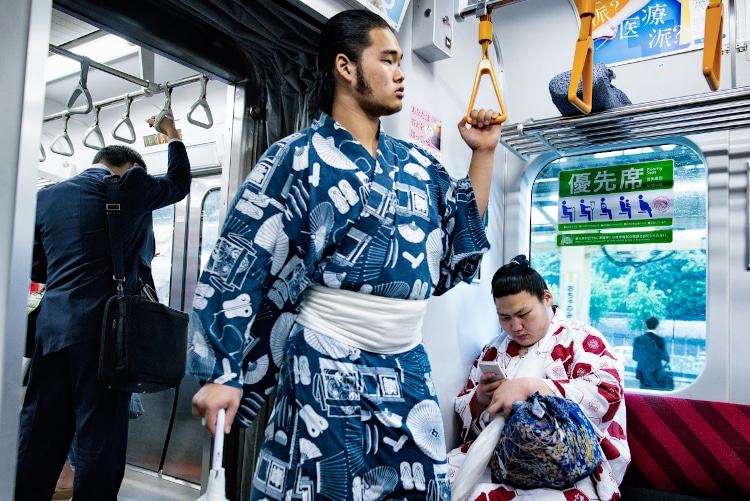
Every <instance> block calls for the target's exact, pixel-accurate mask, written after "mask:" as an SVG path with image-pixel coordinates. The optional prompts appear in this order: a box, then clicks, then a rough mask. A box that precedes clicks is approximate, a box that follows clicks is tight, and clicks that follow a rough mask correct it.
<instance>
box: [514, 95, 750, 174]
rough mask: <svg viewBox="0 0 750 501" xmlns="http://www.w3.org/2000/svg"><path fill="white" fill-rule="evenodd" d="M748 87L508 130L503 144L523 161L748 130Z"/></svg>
mask: <svg viewBox="0 0 750 501" xmlns="http://www.w3.org/2000/svg"><path fill="white" fill-rule="evenodd" d="M748 123H750V86H749V87H739V88H736V89H727V90H719V91H714V92H708V93H704V94H696V95H691V96H682V97H677V98H671V99H665V100H660V101H653V102H650V103H639V104H630V105H626V106H620V107H618V108H613V109H611V110H606V111H601V112H597V113H593V114H591V115H584V116H579V117H559V118H548V119H544V120H539V121H534V120H528V121H526V122H523V123H517V124H511V125H505V126H504V127H503V136H502V138H501V139H500V144H502V145H503V146H505V147H506V148H508V149H509V150H510V151H511V152H512V153H514V154H515V155H517V156H518V157H519V158H521V159H522V160H524V161H528V160H530V158H531V156H533V155H537V154H550V153H551V154H554V155H555V156H557V157H563V156H569V155H575V154H579V153H584V152H586V151H590V150H591V149H592V148H595V147H597V146H600V145H601V146H604V145H606V147H607V148H609V149H612V148H613V147H616V146H614V145H617V144H623V143H632V142H636V141H648V140H652V139H657V138H666V137H675V136H689V135H691V134H703V133H709V132H720V131H727V130H732V129H738V128H747V126H748Z"/></svg>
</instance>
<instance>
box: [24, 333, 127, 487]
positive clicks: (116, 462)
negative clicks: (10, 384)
mask: <svg viewBox="0 0 750 501" xmlns="http://www.w3.org/2000/svg"><path fill="white" fill-rule="evenodd" d="M98 364H99V341H98V340H94V341H86V342H83V343H78V344H75V345H73V346H69V347H67V348H65V349H63V350H61V351H59V352H55V353H50V354H48V355H44V356H42V348H41V343H37V345H36V347H35V351H34V356H33V358H32V360H31V368H30V372H29V383H28V387H27V389H26V396H25V398H24V403H23V409H22V410H21V426H20V437H19V443H18V470H17V473H16V497H15V499H16V501H37V500H38V501H49V500H50V499H51V497H52V493H53V492H54V490H55V484H56V483H57V478H58V476H59V475H60V470H61V469H62V466H63V463H64V462H65V458H66V456H67V454H68V450H69V449H70V444H71V442H72V440H73V435H74V434H75V433H77V434H78V448H77V451H76V452H77V457H76V469H75V480H74V487H73V492H74V495H75V499H76V501H88V500H97V501H116V500H117V491H118V490H119V489H120V484H121V483H122V477H123V475H124V474H125V453H126V450H127V440H128V404H129V401H130V393H127V392H122V391H116V390H112V389H109V388H105V387H103V386H101V385H100V384H99V382H98V379H97V371H98Z"/></svg>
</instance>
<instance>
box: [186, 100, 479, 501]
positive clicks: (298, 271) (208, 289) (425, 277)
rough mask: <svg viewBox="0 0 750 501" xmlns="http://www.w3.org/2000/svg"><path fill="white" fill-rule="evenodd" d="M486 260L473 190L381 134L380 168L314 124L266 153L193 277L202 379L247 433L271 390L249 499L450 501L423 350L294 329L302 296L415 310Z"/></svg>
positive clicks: (331, 127) (349, 141)
mask: <svg viewBox="0 0 750 501" xmlns="http://www.w3.org/2000/svg"><path fill="white" fill-rule="evenodd" d="M488 249H489V243H488V241H487V239H486V236H485V232H484V226H483V223H482V219H481V217H480V215H479V212H478V209H477V205H476V202H475V199H474V192H473V190H472V187H471V184H470V182H469V179H468V178H464V179H460V180H456V179H452V178H451V177H450V176H449V175H448V173H447V171H445V169H444V168H443V167H442V166H441V165H440V164H439V163H438V162H437V161H436V160H435V159H433V158H432V157H431V156H430V155H429V154H428V153H426V152H425V151H423V150H421V149H420V148H419V147H417V146H415V145H413V144H411V143H409V142H406V141H400V140H397V139H394V138H392V137H390V136H388V135H386V134H384V133H382V132H381V133H380V136H379V142H378V153H377V159H374V158H372V156H371V155H370V154H369V152H368V151H367V150H366V149H365V148H364V147H363V146H362V145H361V144H360V143H359V142H358V141H357V140H355V139H354V138H353V137H352V136H351V134H349V132H348V131H346V129H344V128H343V127H342V126H341V125H340V124H339V123H337V122H336V121H335V120H333V119H332V118H331V117H329V116H328V115H326V114H324V113H321V114H320V115H319V116H318V118H317V119H316V120H315V121H314V122H313V124H312V125H311V126H310V127H309V128H306V129H303V130H301V131H299V132H297V133H295V134H292V135H290V136H288V137H286V138H285V139H282V140H281V141H278V142H276V143H275V144H273V145H272V146H271V147H270V148H269V149H268V151H267V152H266V153H265V154H264V155H263V157H262V158H261V159H260V161H259V162H258V163H257V165H256V166H255V167H254V169H253V170H252V171H251V172H250V174H249V175H248V177H247V179H246V180H245V182H244V184H243V185H242V187H241V188H240V189H239V191H238V193H237V196H236V197H235V199H234V201H233V203H232V205H231V206H230V209H229V211H228V214H227V218H226V221H225V223H224V226H223V228H222V232H221V235H220V238H219V240H218V242H217V244H216V246H215V248H214V250H213V252H212V255H211V258H210V260H209V262H208V264H207V266H206V269H205V270H204V271H203V273H202V275H201V278H200V282H199V284H198V287H197V290H196V294H195V300H194V304H193V311H192V313H191V320H190V331H189V334H190V346H189V350H188V370H189V372H190V373H191V374H193V375H195V376H196V377H197V378H198V379H200V380H203V381H208V382H214V383H222V384H228V385H231V386H235V387H238V388H243V398H242V401H241V405H240V409H239V411H238V414H237V419H238V420H239V422H240V424H241V425H243V426H247V425H248V424H249V423H250V422H251V421H252V419H253V418H254V417H255V415H256V414H257V411H258V408H259V406H260V405H261V404H262V403H263V401H264V400H265V398H266V395H267V394H269V393H270V392H271V391H272V390H273V388H274V387H275V386H276V385H277V378H278V392H277V396H276V401H275V405H274V410H273V413H272V415H271V417H270V419H269V423H268V425H267V427H266V431H265V442H264V445H263V448H262V450H261V452H260V459H259V462H258V465H257V468H256V472H255V478H254V480H253V493H252V495H251V499H258V500H261V499H269V500H270V499H275V500H281V499H285V500H287V499H305V500H332V501H343V500H352V501H363V500H377V499H385V498H388V499H399V500H400V499H420V500H424V499H427V500H447V499H450V485H449V482H448V479H447V465H446V450H445V439H444V432H443V423H442V417H441V413H440V409H439V406H438V403H437V397H436V393H435V388H434V385H433V383H432V377H431V369H430V364H429V361H428V359H427V354H426V352H425V350H424V346H423V345H422V344H421V342H417V344H416V346H415V347H413V348H411V349H408V350H406V351H403V352H400V353H393V354H391V353H372V352H368V351H366V350H364V349H361V348H360V347H358V346H356V345H352V344H348V343H346V342H343V341H341V340H340V339H335V338H333V337H331V336H328V335H326V334H325V333H322V332H317V331H315V330H313V329H311V328H308V327H304V326H302V325H300V324H297V323H296V322H295V320H296V318H297V314H298V313H299V310H300V305H301V303H302V300H303V292H304V291H305V290H306V289H307V288H308V287H309V286H322V287H327V288H330V289H342V290H345V291H351V292H352V293H360V294H368V295H374V296H381V297H384V298H395V299H403V300H417V301H423V300H426V299H427V298H429V297H430V296H431V295H439V294H442V293H444V292H445V291H447V290H448V289H450V288H451V287H453V286H454V285H455V284H457V283H459V282H462V281H469V280H470V279H471V277H472V276H473V275H474V273H475V272H476V270H477V267H478V265H479V261H480V258H481V255H482V253H484V252H486V251H487V250H488ZM330 289H326V290H330ZM354 295H355V296H356V297H357V298H359V297H360V296H359V295H358V294H354ZM373 299H375V298H373ZM378 299H379V298H378Z"/></svg>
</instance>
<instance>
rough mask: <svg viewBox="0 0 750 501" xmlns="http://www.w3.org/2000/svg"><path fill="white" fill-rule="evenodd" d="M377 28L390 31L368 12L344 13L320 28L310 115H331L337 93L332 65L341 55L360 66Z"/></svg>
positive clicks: (351, 11) (381, 19)
mask: <svg viewBox="0 0 750 501" xmlns="http://www.w3.org/2000/svg"><path fill="white" fill-rule="evenodd" d="M376 28H385V29H389V30H391V31H393V30H392V29H391V27H390V25H389V24H388V23H387V22H386V20H385V19H383V18H382V17H380V16H379V15H377V14H375V13H374V12H371V11H369V10H345V11H343V12H340V13H338V14H336V15H335V16H333V17H332V18H331V19H329V20H328V22H327V23H326V24H325V26H324V27H323V31H322V32H321V34H320V41H319V44H318V64H317V65H318V75H317V77H316V79H315V87H314V90H313V103H312V104H313V106H312V107H311V108H312V110H313V112H317V110H322V111H324V112H326V113H327V114H329V115H330V114H331V110H332V109H333V97H334V93H335V90H336V79H335V77H334V64H335V62H336V56H337V55H339V54H344V55H345V56H346V57H348V58H349V59H350V60H351V61H353V62H355V63H356V62H359V59H360V57H361V56H362V52H363V51H364V50H365V49H366V48H367V47H369V46H370V45H372V38H371V37H370V32H371V31H372V30H374V29H376Z"/></svg>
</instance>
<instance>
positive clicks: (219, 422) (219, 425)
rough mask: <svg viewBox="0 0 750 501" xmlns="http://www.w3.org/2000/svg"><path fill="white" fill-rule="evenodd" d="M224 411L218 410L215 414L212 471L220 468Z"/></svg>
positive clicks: (222, 452) (222, 449)
mask: <svg viewBox="0 0 750 501" xmlns="http://www.w3.org/2000/svg"><path fill="white" fill-rule="evenodd" d="M225 413H226V411H225V410H224V409H219V412H218V413H217V414H216V433H215V434H214V454H213V460H212V462H211V469H212V470H220V469H221V468H222V465H221V463H222V456H223V455H224V419H225Z"/></svg>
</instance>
